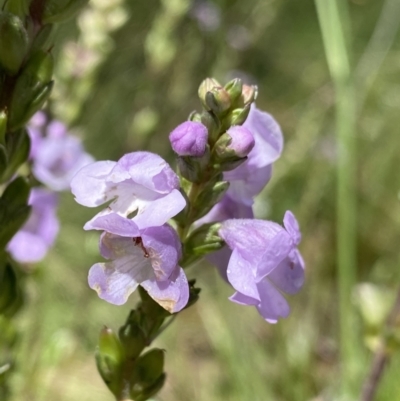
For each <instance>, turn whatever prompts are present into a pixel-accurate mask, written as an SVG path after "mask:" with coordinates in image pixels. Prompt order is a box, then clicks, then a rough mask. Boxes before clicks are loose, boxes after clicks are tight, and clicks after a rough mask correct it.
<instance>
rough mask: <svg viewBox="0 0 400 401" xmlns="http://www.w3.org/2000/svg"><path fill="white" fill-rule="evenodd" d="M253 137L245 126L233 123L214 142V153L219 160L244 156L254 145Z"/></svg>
mask: <svg viewBox="0 0 400 401" xmlns="http://www.w3.org/2000/svg"><path fill="white" fill-rule="evenodd" d="M254 144H255V142H254V137H253V135H252V133H251V132H250V131H249V130H248V129H247V128H245V127H242V126H240V125H235V126H233V127H231V128H229V130H228V131H227V132H226V133H225V134H223V135H221V136H220V138H219V139H218V141H217V143H216V144H215V148H214V149H215V153H216V154H217V155H218V158H219V159H221V160H228V159H237V158H243V157H246V156H247V155H248V154H249V153H250V151H251V150H252V149H253V147H254Z"/></svg>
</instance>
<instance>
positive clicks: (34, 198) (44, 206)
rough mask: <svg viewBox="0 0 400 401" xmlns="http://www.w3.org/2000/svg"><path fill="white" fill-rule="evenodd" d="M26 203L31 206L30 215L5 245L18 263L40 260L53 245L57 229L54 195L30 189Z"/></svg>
mask: <svg viewBox="0 0 400 401" xmlns="http://www.w3.org/2000/svg"><path fill="white" fill-rule="evenodd" d="M28 203H29V205H31V206H32V211H31V214H30V216H29V218H28V220H27V222H26V223H25V224H24V225H23V226H22V228H21V229H20V230H19V231H18V232H17V233H16V234H15V235H14V237H13V238H12V239H11V241H10V242H9V243H8V245H7V250H8V251H9V252H10V254H11V255H12V257H13V258H14V259H15V260H16V261H17V262H20V263H35V262H39V261H40V260H42V259H43V258H44V257H45V256H46V253H47V251H48V250H49V248H50V247H51V246H52V245H53V243H54V241H55V239H56V236H57V233H58V229H59V224H58V219H57V216H56V208H57V204H58V197H57V195H56V194H55V193H53V192H51V191H48V190H46V189H42V188H32V190H31V194H30V197H29V202H28Z"/></svg>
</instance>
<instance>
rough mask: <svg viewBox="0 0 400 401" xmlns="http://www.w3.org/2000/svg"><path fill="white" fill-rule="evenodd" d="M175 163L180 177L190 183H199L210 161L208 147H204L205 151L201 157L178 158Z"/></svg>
mask: <svg viewBox="0 0 400 401" xmlns="http://www.w3.org/2000/svg"><path fill="white" fill-rule="evenodd" d="M177 161H178V167H179V171H180V174H181V175H182V177H184V178H185V179H186V180H188V181H190V182H195V183H200V182H201V181H202V178H203V173H204V171H205V169H206V168H207V166H208V164H209V161H210V147H209V146H208V145H207V146H206V151H205V153H204V155H203V156H201V157H191V156H178V158H177Z"/></svg>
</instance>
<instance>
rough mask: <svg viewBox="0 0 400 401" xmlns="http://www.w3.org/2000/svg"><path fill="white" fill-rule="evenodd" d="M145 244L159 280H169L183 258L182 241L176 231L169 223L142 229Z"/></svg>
mask: <svg viewBox="0 0 400 401" xmlns="http://www.w3.org/2000/svg"><path fill="white" fill-rule="evenodd" d="M141 237H142V240H143V245H144V247H145V248H146V250H147V251H148V253H149V255H150V258H151V264H152V267H153V270H154V274H155V276H156V279H157V280H158V281H162V280H167V279H168V278H169V277H170V276H171V274H172V273H173V271H174V270H175V269H176V266H177V265H178V262H179V259H180V258H181V256H182V255H181V243H180V241H179V237H178V235H177V233H176V231H175V230H174V229H173V228H172V227H171V226H168V225H164V226H161V227H150V228H146V229H145V230H143V231H142V234H141Z"/></svg>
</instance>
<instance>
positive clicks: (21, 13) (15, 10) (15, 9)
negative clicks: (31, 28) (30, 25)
mask: <svg viewBox="0 0 400 401" xmlns="http://www.w3.org/2000/svg"><path fill="white" fill-rule="evenodd" d="M30 3H31V0H8V1H7V2H6V4H5V6H4V10H6V11H8V12H10V13H12V14H15V15H18V17H20V18H22V19H23V18H25V17H26V16H27V15H28V14H29V4H30Z"/></svg>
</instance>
